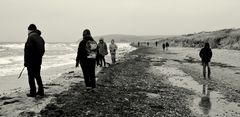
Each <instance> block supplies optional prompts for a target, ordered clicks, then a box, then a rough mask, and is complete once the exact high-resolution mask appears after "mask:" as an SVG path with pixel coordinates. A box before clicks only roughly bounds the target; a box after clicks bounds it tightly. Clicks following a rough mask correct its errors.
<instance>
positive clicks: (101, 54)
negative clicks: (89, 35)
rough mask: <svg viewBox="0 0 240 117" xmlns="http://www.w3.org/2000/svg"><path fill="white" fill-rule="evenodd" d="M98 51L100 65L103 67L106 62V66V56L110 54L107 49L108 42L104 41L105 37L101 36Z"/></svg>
mask: <svg viewBox="0 0 240 117" xmlns="http://www.w3.org/2000/svg"><path fill="white" fill-rule="evenodd" d="M98 52H99V61H100V62H99V63H100V67H102V66H103V64H104V67H106V60H105V56H106V55H107V54H108V50H107V44H106V43H105V42H104V39H103V38H100V40H99V43H98Z"/></svg>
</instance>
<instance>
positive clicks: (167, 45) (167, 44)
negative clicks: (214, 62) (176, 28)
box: [166, 42, 169, 50]
mask: <svg viewBox="0 0 240 117" xmlns="http://www.w3.org/2000/svg"><path fill="white" fill-rule="evenodd" d="M168 47H169V43H168V42H166V50H168Z"/></svg>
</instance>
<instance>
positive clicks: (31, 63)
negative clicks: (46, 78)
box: [24, 24, 45, 97]
mask: <svg viewBox="0 0 240 117" xmlns="http://www.w3.org/2000/svg"><path fill="white" fill-rule="evenodd" d="M44 52H45V42H44V40H43V38H42V37H41V31H39V30H37V27H36V26H35V25H34V24H30V25H29V27H28V39H27V42H26V43H25V48H24V66H25V67H27V70H28V81H29V86H30V93H29V94H27V96H28V97H36V96H37V95H39V96H44V90H43V84H42V78H41V75H40V71H41V64H42V57H43V55H44ZM35 79H36V81H37V84H38V92H37V93H36V86H35Z"/></svg>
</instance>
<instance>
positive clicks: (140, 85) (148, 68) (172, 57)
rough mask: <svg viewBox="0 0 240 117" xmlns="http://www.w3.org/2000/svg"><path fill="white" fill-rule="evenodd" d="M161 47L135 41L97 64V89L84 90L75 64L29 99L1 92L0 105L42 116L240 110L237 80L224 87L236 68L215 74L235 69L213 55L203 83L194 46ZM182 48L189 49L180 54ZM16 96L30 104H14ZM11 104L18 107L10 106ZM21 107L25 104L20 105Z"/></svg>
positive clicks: (228, 112) (236, 112)
mask: <svg viewBox="0 0 240 117" xmlns="http://www.w3.org/2000/svg"><path fill="white" fill-rule="evenodd" d="M160 49H161V48H152V47H151V48H150V47H139V48H138V49H136V50H134V51H132V52H130V53H127V54H126V55H125V56H123V57H122V59H120V60H119V62H118V64H116V65H112V66H110V67H108V68H102V69H98V72H97V75H96V77H97V79H98V81H97V91H96V92H86V91H85V86H84V82H83V78H82V77H83V76H82V75H81V71H80V70H79V69H81V68H78V69H74V68H69V69H67V70H66V72H65V73H63V74H62V75H61V77H59V78H57V79H55V80H54V81H53V82H52V83H49V84H47V85H46V87H45V88H46V90H48V91H49V92H47V94H48V95H47V97H46V98H45V97H44V98H43V99H35V100H31V101H29V100H21V99H19V97H21V95H20V96H16V98H11V97H4V98H1V100H2V101H3V103H2V104H1V105H4V103H5V104H6V105H5V106H6V107H2V106H0V110H1V112H3V111H2V110H4V109H5V110H7V109H9V108H10V109H12V110H15V111H16V110H17V112H16V113H15V115H16V116H17V115H19V116H43V117H45V116H46V117H47V116H52V117H55V116H176V117H180V116H191V117H192V116H205V115H208V116H224V115H225V116H226V115H228V116H230V115H232V116H233V115H234V116H238V115H240V112H239V110H240V107H239V105H240V104H239V100H237V99H238V97H239V95H240V94H239V93H238V91H239V89H238V86H237V85H232V86H231V87H227V84H226V82H229V83H231V82H232V81H234V79H235V78H236V77H237V75H239V74H235V76H232V77H231V78H230V79H226V80H225V81H224V82H223V81H222V79H221V78H219V77H218V75H225V76H226V75H229V74H234V73H235V72H236V70H237V69H235V68H232V67H228V66H229V64H227V63H221V59H216V60H217V62H213V66H212V69H213V71H214V72H213V80H211V81H210V82H209V83H207V84H205V83H206V81H203V79H202V76H201V69H200V68H201V65H200V64H199V60H198V59H197V58H195V57H196V56H195V55H192V54H191V53H196V52H197V50H196V49H187V48H171V49H169V50H168V51H162V50H160ZM185 51H188V52H189V53H188V54H185V53H184V54H183V53H182V52H185ZM217 56H218V55H217ZM230 63H231V62H230ZM230 65H231V64H230ZM236 67H238V64H236ZM223 69H225V71H226V70H228V71H229V70H231V73H229V74H224V72H221V73H220V72H219V71H218V70H223ZM218 72H219V73H218ZM236 83H237V82H236V81H235V84H236ZM195 85H196V86H195ZM204 85H207V87H208V86H209V87H210V88H209V89H208V90H207V91H209V92H210V94H211V96H209V97H205V98H209V100H210V103H211V102H212V105H211V106H210V107H212V108H209V107H202V106H204V105H200V104H199V103H203V102H201V100H202V99H203V98H202V97H204V95H203V94H202V93H203V92H202V88H203V87H204ZM234 87H235V89H234ZM59 89H60V90H59ZM22 96H23V95H22ZM23 97H24V96H23ZM9 98H10V99H9ZM28 99H31V98H28ZM21 102H25V103H26V102H28V103H30V104H31V105H27V106H24V105H19V104H21ZM13 105H18V107H16V108H11V107H12V106H13ZM23 107H26V108H25V110H23V109H22V108H23ZM27 107H32V108H34V109H31V108H27ZM221 107H223V108H221ZM225 107H229V108H228V109H226V108H225ZM230 107H231V108H230ZM143 110H144V111H143ZM8 112H9V111H8ZM10 112H12V111H10ZM10 112H9V113H10ZM206 112H207V113H208V114H206ZM5 113H7V112H5ZM1 114H2V113H0V115H1ZM10 114H11V113H10ZM2 115H4V114H2ZM12 115H13V114H12Z"/></svg>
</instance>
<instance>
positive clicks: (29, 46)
mask: <svg viewBox="0 0 240 117" xmlns="http://www.w3.org/2000/svg"><path fill="white" fill-rule="evenodd" d="M33 49H34V42H33V38H32V37H28V39H27V42H26V43H25V47H24V66H25V67H27V66H28V65H29V61H30V59H31V58H30V57H31V55H32V50H33Z"/></svg>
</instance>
